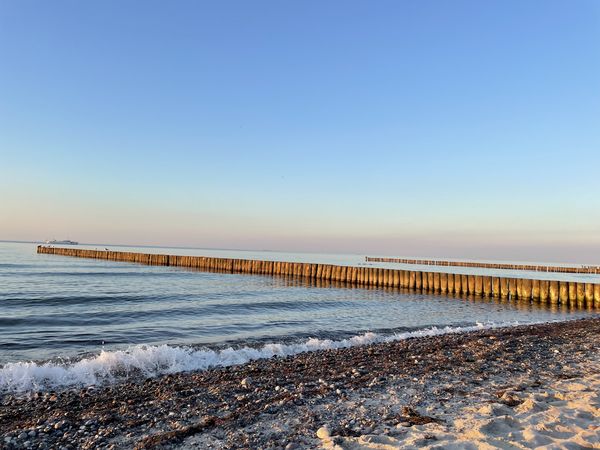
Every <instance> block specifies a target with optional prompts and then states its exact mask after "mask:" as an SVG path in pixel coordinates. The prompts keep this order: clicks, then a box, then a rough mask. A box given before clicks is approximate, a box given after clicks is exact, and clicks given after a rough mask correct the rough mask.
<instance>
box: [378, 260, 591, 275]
mask: <svg viewBox="0 0 600 450" xmlns="http://www.w3.org/2000/svg"><path fill="white" fill-rule="evenodd" d="M366 261H367V262H376V263H399V264H414V265H420V266H442V267H477V268H480V269H504V270H528V271H531V272H558V273H589V274H600V267H599V266H579V267H567V266H549V265H536V264H511V263H486V262H478V261H446V260H440V259H409V258H380V257H372V256H367V257H366Z"/></svg>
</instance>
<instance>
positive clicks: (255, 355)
mask: <svg viewBox="0 0 600 450" xmlns="http://www.w3.org/2000/svg"><path fill="white" fill-rule="evenodd" d="M515 325H518V323H503V324H491V323H489V324H481V323H478V324H476V325H473V326H466V327H444V328H438V327H432V328H427V329H422V330H416V331H408V332H404V333H396V334H392V335H381V334H376V333H371V332H368V333H365V334H362V335H358V336H354V337H351V338H348V339H341V340H336V341H334V340H330V339H316V338H311V339H308V340H306V341H304V342H301V343H296V344H277V343H272V344H266V345H264V346H262V347H259V348H252V347H242V348H236V349H234V348H232V347H230V348H226V349H222V350H207V349H200V350H198V349H194V348H190V347H178V346H170V345H136V346H132V347H129V348H128V349H126V350H119V351H104V350H102V351H101V352H100V354H99V355H97V356H94V357H89V358H84V359H81V360H79V361H76V362H73V363H56V362H47V363H43V364H37V363H35V362H16V363H8V364H5V365H4V366H3V367H1V368H0V391H3V392H15V393H17V392H28V391H38V390H47V389H56V388H65V387H83V386H92V385H97V384H101V383H105V382H112V381H118V380H122V379H126V378H128V376H130V375H131V374H137V375H140V374H141V375H143V376H145V377H154V376H157V375H162V374H169V373H176V372H185V371H194V370H206V369H209V368H211V367H218V366H221V367H223V366H233V365H239V364H244V363H247V362H249V361H252V360H256V359H266V358H271V357H273V356H290V355H296V354H298V353H303V352H313V351H317V350H327V349H339V348H347V347H356V346H361V345H368V344H374V343H378V342H392V341H398V340H403V339H408V338H413V337H425V336H438V335H441V334H449V333H463V332H470V331H477V330H484V329H492V328H498V327H505V326H515Z"/></svg>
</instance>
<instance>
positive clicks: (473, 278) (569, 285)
mask: <svg viewBox="0 0 600 450" xmlns="http://www.w3.org/2000/svg"><path fill="white" fill-rule="evenodd" d="M37 251H38V253H46V254H53V255H64V256H75V257H80V258H95V259H107V260H112V261H124V262H132V263H139V264H147V265H158V266H178V267H189V268H195V269H199V270H206V271H220V272H229V273H249V274H264V275H284V276H297V277H306V278H309V279H315V280H327V281H339V282H345V283H351V284H355V285H368V286H377V287H392V288H405V289H411V290H416V291H419V292H427V293H430V292H431V293H441V294H460V295H472V296H476V297H496V298H509V299H519V300H530V301H533V302H537V303H541V304H553V305H556V304H559V303H561V304H564V305H568V306H572V307H579V308H599V309H600V284H593V283H581V282H574V281H556V280H541V279H527V278H510V277H496V276H485V275H464V274H456V273H440V272H426V271H417V270H397V269H382V268H376V267H353V266H339V265H332V264H315V263H298V262H282V261H260V260H249V259H233V258H213V257H205V256H180V255H160V254H153V253H134V252H118V251H109V250H86V249H78V248H60V247H47V246H41V245H40V246H38V249H37Z"/></svg>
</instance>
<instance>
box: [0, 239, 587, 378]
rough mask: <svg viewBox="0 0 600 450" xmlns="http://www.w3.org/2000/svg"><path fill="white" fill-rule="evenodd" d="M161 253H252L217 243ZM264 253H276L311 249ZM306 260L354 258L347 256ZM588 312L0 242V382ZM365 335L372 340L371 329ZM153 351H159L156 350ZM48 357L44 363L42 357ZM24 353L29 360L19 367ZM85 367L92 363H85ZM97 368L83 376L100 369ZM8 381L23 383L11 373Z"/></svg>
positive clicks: (178, 366)
mask: <svg viewBox="0 0 600 450" xmlns="http://www.w3.org/2000/svg"><path fill="white" fill-rule="evenodd" d="M128 250H129V249H128ZM134 250H138V251H148V249H147V248H139V249H134ZM155 251H156V250H155ZM160 252H161V253H180V254H186V253H187V254H211V255H215V254H221V255H223V256H236V257H250V256H252V255H251V254H249V253H245V252H232V251H223V252H219V251H216V250H210V251H208V250H207V251H201V250H189V251H187V252H186V251H185V250H182V249H160ZM270 255H271V257H272V258H275V259H281V260H286V259H288V260H289V259H296V260H298V259H306V258H310V257H311V256H308V255H297V254H296V255H289V254H288V255H286V254H270ZM312 257H313V258H314V259H315V260H323V259H324V258H325V259H327V258H329V259H328V260H331V259H332V258H333V259H336V260H338V261H342V260H344V259H346V260H348V259H352V258H354V259H357V258H358V259H359V260H360V259H362V258H361V257H357V256H356V255H348V256H344V255H337V256H332V255H329V256H324V255H312ZM590 314H592V313H590V312H586V311H570V310H568V309H557V310H554V311H553V310H550V309H546V308H540V307H539V306H533V305H529V304H524V303H518V302H508V301H502V302H501V301H494V300H464V299H450V298H448V297H445V296H440V295H422V294H415V293H409V292H401V291H398V290H381V289H364V288H347V287H346V288H344V287H341V286H335V285H332V284H311V283H308V282H306V281H302V280H297V279H284V278H277V277H270V276H260V275H236V274H222V273H206V272H197V271H190V270H185V269H182V268H172V267H153V266H143V265H136V264H131V263H119V262H112V261H102V260H87V259H80V258H68V257H62V256H54V255H38V254H36V246H35V245H34V244H18V243H0V390H1V389H2V388H4V389H7V386H9V387H10V386H12V385H15V384H18V383H17V382H20V383H21V384H20V386H21V388H22V389H25V388H27V387H30V388H31V387H37V388H39V387H40V386H42V385H44V383H48V382H49V381H48V380H50V379H52V377H54V378H55V379H54V380H53V383H54V384H55V385H57V384H58V385H60V384H61V383H63V384H73V383H75V382H79V381H81V376H80V375H81V374H79V375H78V376H79V378H77V377H75V378H73V377H74V375H73V374H72V373H71V374H70V375H69V374H68V373H67V372H64V370H67V371H68V369H69V368H70V367H72V366H73V364H76V363H77V361H79V360H81V358H86V361H95V364H96V365H99V366H102V364H109V363H108V362H106V361H103V360H99V355H103V357H104V358H108V356H107V355H112V356H113V357H114V355H120V356H119V358H121V360H120V361H121V363H122V361H123V358H125V357H127V358H131V357H132V355H134V354H135V355H137V356H135V362H132V361H130V360H128V361H129V363H128V364H133V365H134V366H135V367H137V368H138V369H139V368H140V367H141V368H142V369H143V367H144V364H147V365H150V366H151V365H154V366H156V367H154V366H153V368H152V370H155V369H157V367H158V366H161V365H164V364H165V362H164V358H167V359H168V358H181V357H182V356H181V355H179V354H178V353H177V352H176V351H175V350H174V349H176V350H177V351H180V350H182V349H185V351H184V353H185V355H187V356H185V355H184V356H185V358H188V359H189V357H191V356H190V355H192V353H191V352H193V351H195V350H197V349H200V348H201V349H203V351H207V350H206V349H213V350H214V349H216V350H219V349H223V348H224V347H227V346H232V347H233V349H234V350H233V351H237V350H236V349H240V348H241V347H244V346H246V345H249V346H250V347H252V348H265V347H264V346H265V345H268V344H275V345H283V346H284V347H282V348H284V349H287V350H285V352H287V353H290V352H293V351H295V350H299V351H301V350H303V349H305V347H302V345H304V344H305V343H306V342H307V340H308V339H309V338H311V337H313V338H318V339H319V341H316V340H313V341H311V342H313V343H315V342H318V345H320V346H321V347H327V346H328V345H329V346H331V345H334V344H331V342H329V341H324V340H326V339H330V340H332V341H335V342H337V341H340V340H343V339H349V338H352V337H353V336H363V337H364V336H365V333H366V332H372V333H375V334H376V336H377V339H381V338H382V337H384V338H385V337H386V336H393V335H394V334H396V335H398V333H407V332H418V331H419V330H426V329H431V328H432V327H437V328H440V327H471V326H476V325H477V324H496V325H500V324H507V323H517V322H518V323H530V322H540V321H553V320H566V319H574V318H578V317H585V316H589V315H590ZM368 336H369V339H371V340H372V339H373V336H374V335H373V334H368ZM354 339H357V338H354ZM369 339H367V341H368V340H369ZM323 342H324V343H323ZM344 342H348V341H344ZM303 343H304V344H303ZM164 344H168V345H164ZM286 345H287V347H285V346H286ZM294 345H295V347H294ZM299 345H300V347H298V346H299ZM315 345H316V344H315ZM269 348H272V347H269ZM311 348H312V347H311ZM319 348H320V347H319ZM158 349H160V351H162V352H163V353H161V355H162V356H157V355H156V352H157V351H158ZM192 349H195V350H192ZM294 349H295V350H294ZM119 351H124V352H121V353H119ZM277 351H278V350H276V349H275V350H273V352H275V353H277ZM136 352H137V353H136ZM140 352H142V353H143V352H146V353H143V354H142V353H140ZM174 352H175V353H174ZM186 352H187V353H186ZM176 353H177V354H176ZM144 355H145V356H144ZM177 355H179V356H177ZM194 355H196V356H195V357H197V356H198V354H197V353H196V354H194ZM203 355H205V353H203ZM235 355H237V356H239V353H236V354H235ZM244 355H246V354H244ZM221 356H222V355H221ZM237 356H236V357H237ZM246 356H247V355H246ZM267 356H269V355H268V354H267ZM119 358H117V359H119ZM140 358H142V359H143V358H147V359H148V361H146V362H144V361H141V360H140ZM157 358H158V359H157ZM160 358H163V359H160ZM185 358H184V359H185ZM113 359H114V358H113ZM188 359H186V360H185V364H184V363H181V361H179V360H178V362H177V364H175V365H173V364H171V365H170V366H169V368H168V370H170V371H174V370H178V369H182V370H185V369H186V368H196V366H194V365H193V364H192V363H190V361H188ZM217 359H218V358H217ZM47 360H52V361H50V362H47V363H44V361H47ZM26 361H36V363H35V364H28V365H27V364H26V363H25V362H26ZM111 361H112V360H111ZM169 361H170V360H169ZM228 361H229V362H230V363H235V362H236V361H237V360H235V358H234V360H228ZM241 362H243V358H242V360H241ZM110 364H113V365H114V367H113V366H111V368H110V370H109V369H107V370H108V372H110V371H111V370H113V369H114V370H115V371H117V372H118V367H117V366H118V365H119V364H120V363H119V362H115V361H112V362H110ZM182 364H183V365H182ZM190 364H191V365H190ZM203 364H204V363H203ZM207 364H208V363H207ZM167 365H168V364H167ZM208 365H210V364H208ZM41 367H46V368H48V367H51V368H53V369H56V368H60V369H61V370H63V372H61V374H59V375H56V374H54V373H52V374H49V373H48V371H46V372H40V368H41ZM161 367H162V366H161ZM36 370H37V372H36ZM86 370H87V371H92V372H93V371H96V372H98V370H100V369H98V367H96V366H94V367H93V368H90V367H87V366H86V368H84V371H86ZM102 370H104V369H102ZM149 370H150V369H149ZM100 371H101V370H100ZM158 371H160V370H158ZM96 372H95V373H94V374H92V375H93V376H96V375H98V374H97V373H96ZM86 373H87V372H86ZM104 375H106V374H104ZM17 377H22V379H21V380H16V378H17ZM28 377H29V378H28ZM56 377H58V378H56ZM60 377H63V378H60ZM69 380H70V381H69ZM74 380H75V381H74ZM94 380H95V378H94V379H92V380H91V381H90V380H87V381H88V382H94ZM81 382H82V383H84V384H85V382H86V381H85V380H84V381H81Z"/></svg>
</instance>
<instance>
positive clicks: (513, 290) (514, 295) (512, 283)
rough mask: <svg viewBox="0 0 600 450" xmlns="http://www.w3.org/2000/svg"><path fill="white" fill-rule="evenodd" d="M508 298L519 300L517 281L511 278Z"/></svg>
mask: <svg viewBox="0 0 600 450" xmlns="http://www.w3.org/2000/svg"><path fill="white" fill-rule="evenodd" d="M508 297H509V298H510V299H511V300H514V299H515V298H517V279H516V278H509V279H508Z"/></svg>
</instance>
